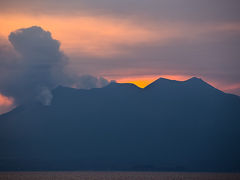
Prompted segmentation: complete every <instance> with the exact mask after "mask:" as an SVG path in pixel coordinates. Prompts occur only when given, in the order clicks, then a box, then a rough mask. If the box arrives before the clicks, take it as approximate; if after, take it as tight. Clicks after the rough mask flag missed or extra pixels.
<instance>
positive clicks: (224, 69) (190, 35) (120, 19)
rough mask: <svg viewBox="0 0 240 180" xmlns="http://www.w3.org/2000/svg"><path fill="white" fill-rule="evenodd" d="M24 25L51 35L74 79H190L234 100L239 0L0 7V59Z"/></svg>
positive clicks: (239, 80)
mask: <svg viewBox="0 0 240 180" xmlns="http://www.w3.org/2000/svg"><path fill="white" fill-rule="evenodd" d="M31 26H40V27H42V28H43V29H44V30H46V31H49V32H51V34H52V37H53V38H54V39H56V40H58V41H59V42H60V43H61V45H60V49H61V51H63V52H64V54H65V55H66V56H67V57H68V59H69V63H68V65H67V69H68V71H70V72H74V73H76V74H79V75H83V74H91V75H94V76H103V77H105V78H107V79H109V80H111V79H114V80H118V81H119V82H135V83H137V84H139V85H144V84H146V83H149V82H150V81H152V80H154V79H156V78H158V77H160V76H163V77H169V78H172V79H177V80H184V79H187V78H189V77H191V76H197V77H201V78H203V79H204V80H205V81H208V82H209V83H211V84H213V85H214V86H216V87H218V88H220V89H221V90H224V91H226V92H232V93H235V94H239V95H240V71H239V69H240V1H239V0H121V1H120V0H45V1H44V0H41V1H40V0H38V1H34V0H0V48H1V49H0V53H2V54H0V58H1V57H3V56H4V51H6V49H7V50H8V49H9V48H11V46H12V45H11V44H10V42H9V41H8V35H9V34H10V33H11V32H13V31H15V30H16V29H19V28H28V27H31ZM0 61H1V59H0ZM0 65H1V64H0ZM0 69H1V68H0ZM140 79H143V80H144V81H140ZM0 93H1V92H0ZM1 99H3V98H1V96H0V101H1ZM4 102H6V103H9V100H8V101H6V100H5V101H4ZM2 104H3V100H2ZM0 106H1V103H0Z"/></svg>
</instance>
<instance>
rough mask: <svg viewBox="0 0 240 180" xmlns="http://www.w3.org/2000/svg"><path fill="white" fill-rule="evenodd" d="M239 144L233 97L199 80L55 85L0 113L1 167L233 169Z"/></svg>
mask: <svg viewBox="0 0 240 180" xmlns="http://www.w3.org/2000/svg"><path fill="white" fill-rule="evenodd" d="M239 142H240V99H239V97H238V96H235V95H230V94H225V93H223V92H221V91H219V90H217V89H215V88H214V87H212V86H210V85H209V84H207V83H206V82H204V81H202V80H201V79H198V78H191V79H189V80H187V81H182V82H180V81H172V80H167V79H162V78H160V79H158V80H157V81H155V82H153V83H152V84H150V85H149V86H147V87H146V88H144V89H141V88H138V87H137V86H135V85H133V84H120V83H111V84H109V85H108V86H106V87H104V88H97V89H90V90H77V89H72V88H67V87H62V86H59V87H57V88H56V89H54V90H53V101H52V104H51V105H50V106H42V105H40V104H38V103H32V104H27V105H22V106H20V107H18V108H16V109H14V110H13V111H11V112H9V113H7V114H5V115H2V116H0V143H1V149H0V169H2V170H4V169H5V170H6V169H12V170H14V169H18V168H20V169H28V170H29V169H30V170H34V169H44V170H51V169H52V170H54V169H65V170H68V169H77V170H79V169H80V170H84V169H98V170H101V169H102V170H109V169H113V170H131V169H132V170H136V168H137V169H138V170H144V167H152V168H150V169H149V168H147V169H146V168H145V170H175V171H176V170H186V171H191V170H193V171H196V170H200V171H208V170H209V171H235V170H238V171H239V170H240V154H239V152H240V144H239ZM139 167H141V168H140V169H139Z"/></svg>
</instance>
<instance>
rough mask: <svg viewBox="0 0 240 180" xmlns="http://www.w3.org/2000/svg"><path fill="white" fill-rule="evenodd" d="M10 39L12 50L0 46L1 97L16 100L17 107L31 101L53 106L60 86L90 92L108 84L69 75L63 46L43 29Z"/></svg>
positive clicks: (26, 30) (27, 30)
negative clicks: (54, 96) (54, 91)
mask: <svg viewBox="0 0 240 180" xmlns="http://www.w3.org/2000/svg"><path fill="white" fill-rule="evenodd" d="M8 39H9V42H10V43H11V45H12V48H13V49H11V48H10V47H9V46H7V45H5V44H4V43H3V42H0V70H1V71H0V93H2V94H3V95H5V96H8V97H13V98H14V101H15V103H16V104H17V105H19V104H24V103H27V102H31V101H40V102H41V103H42V104H44V105H50V103H51V99H52V94H51V90H52V89H53V88H55V87H56V86H58V85H65V86H74V85H76V87H77V88H85V89H89V88H93V87H101V86H104V85H106V84H108V81H107V80H105V79H104V78H96V77H94V76H91V75H87V76H82V77H79V76H76V75H74V74H69V73H67V72H66V65H67V63H68V58H67V57H66V56H65V55H64V53H63V52H62V51H60V42H59V41H57V40H55V39H53V38H52V36H51V33H50V32H48V31H45V30H43V29H42V28H41V27H38V26H33V27H30V28H24V29H19V30H17V31H15V32H12V33H11V34H10V35H9V37H8ZM73 77H74V78H73Z"/></svg>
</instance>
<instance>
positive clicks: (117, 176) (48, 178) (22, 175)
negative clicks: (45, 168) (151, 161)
mask: <svg viewBox="0 0 240 180" xmlns="http://www.w3.org/2000/svg"><path fill="white" fill-rule="evenodd" d="M55 179H56V180H199V179H204V180H240V173H182V172H181V173H180V172H90V171H89V172H0V180H55Z"/></svg>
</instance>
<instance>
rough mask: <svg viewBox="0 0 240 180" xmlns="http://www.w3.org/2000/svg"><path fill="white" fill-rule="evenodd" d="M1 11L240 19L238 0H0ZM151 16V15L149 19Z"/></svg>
mask: <svg viewBox="0 0 240 180" xmlns="http://www.w3.org/2000/svg"><path fill="white" fill-rule="evenodd" d="M0 10H1V11H2V12H4V11H5V12H9V11H11V10H12V11H13V12H16V11H17V12H24V13H27V12H29V13H31V14H36V15H39V14H63V15H74V14H75V15H76V14H80V15H106V16H120V17H124V16H128V17H135V18H137V17H138V18H139V19H140V20H142V18H143V17H147V18H148V20H152V19H155V20H159V19H162V20H172V21H179V20H180V21H210V22H212V21H214V22H216V21H239V20H240V14H239V12H240V2H239V0H211V1H209V0H201V1H199V0H121V1H119V0H43V1H32V0H21V1H19V0H8V1H6V0H1V7H0ZM149 17H150V18H149Z"/></svg>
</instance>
